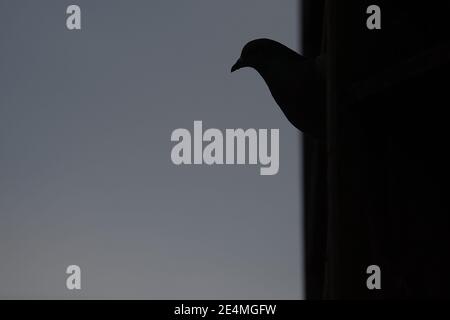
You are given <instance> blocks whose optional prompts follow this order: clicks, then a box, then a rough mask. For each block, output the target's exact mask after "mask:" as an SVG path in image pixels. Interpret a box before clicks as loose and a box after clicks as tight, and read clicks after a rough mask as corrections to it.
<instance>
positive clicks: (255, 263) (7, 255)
mask: <svg viewBox="0 0 450 320" xmlns="http://www.w3.org/2000/svg"><path fill="white" fill-rule="evenodd" d="M70 4H78V5H80V6H81V9H82V28H83V29H82V30H81V31H68V30H67V29H66V27H65V19H66V15H65V10H66V7H67V6H68V5H70ZM297 13H298V9H297V1H296V0H286V1H283V2H282V3H281V2H278V1H273V0H254V1H238V0H232V1H231V0H227V1H210V0H192V1H167V0H164V1H143V0H142V1H138V0H133V1H130V0H127V1H125V0H122V1H116V0H108V1H106V0H96V1H81V0H78V1H54V0H53V1H50V0H39V1H31V0H27V1H25V0H20V1H6V0H0V47H1V48H2V50H1V52H0V257H1V259H0V298H87V299H89V298H105V299H108V298H127V299H128V298H137V299H143V298H145V299H197V298H201V299H227V298H234V299H266V298H267V299H297V298H301V297H303V288H302V283H303V279H302V270H303V266H302V263H301V262H302V258H301V254H302V252H303V250H302V247H301V238H302V237H301V230H302V229H301V220H300V217H301V215H300V212H301V207H302V199H301V194H302V193H301V189H300V181H301V179H300V178H301V172H300V168H301V167H302V165H301V158H300V142H299V141H300V139H299V138H300V134H299V133H298V132H297V130H296V129H295V128H294V127H292V126H291V125H290V124H289V123H288V121H287V120H286V119H285V118H284V116H283V114H282V112H281V111H280V110H279V109H278V107H277V106H276V104H275V102H274V101H273V99H272V97H271V95H270V93H269V91H268V89H267V87H266V85H265V84H264V82H263V80H262V79H261V78H260V77H259V76H258V75H257V73H256V72H255V71H254V70H250V69H245V70H242V71H239V72H238V73H234V74H231V73H230V67H231V65H232V64H233V63H234V62H235V60H236V59H237V57H238V56H239V54H240V51H241V48H242V46H243V45H244V44H245V43H246V42H247V41H249V40H252V39H254V38H259V37H269V38H272V39H275V40H277V41H280V42H282V43H284V44H286V45H288V46H290V47H291V48H294V49H296V48H297V47H298V16H297ZM194 120H202V121H203V126H204V127H205V128H219V129H225V128H268V129H270V128H279V129H280V171H279V173H278V174H277V175H275V176H260V175H259V166H212V167H208V166H180V167H177V166H174V165H173V164H172V162H171V160H170V151H171V148H172V146H173V145H174V143H172V142H171V141H170V135H171V133H172V131H173V130H174V129H176V128H188V129H189V130H192V126H193V121H194ZM70 264H77V265H79V266H80V267H81V270H82V290H81V291H76V292H75V291H68V290H67V289H66V287H65V280H66V274H65V270H66V267H67V266H68V265H70Z"/></svg>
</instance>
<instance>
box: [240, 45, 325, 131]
mask: <svg viewBox="0 0 450 320" xmlns="http://www.w3.org/2000/svg"><path fill="white" fill-rule="evenodd" d="M320 60H321V59H320V58H315V59H314V58H311V59H308V58H305V57H303V56H301V55H300V54H298V53H297V52H295V51H293V50H291V49H289V48H288V47H286V46H284V45H282V44H281V43H278V42H276V41H273V40H270V39H257V40H253V41H250V42H249V43H247V44H246V45H245V46H244V48H243V49H242V53H241V57H240V58H239V59H238V61H237V62H236V63H235V64H234V65H233V67H232V68H231V72H234V71H236V70H239V69H241V68H244V67H251V68H254V69H255V70H256V71H258V73H259V74H260V75H261V77H263V79H264V81H265V82H266V84H267V86H268V87H269V89H270V92H271V94H272V96H273V98H274V99H275V101H276V103H277V104H278V106H279V107H280V108H281V110H282V111H283V113H284V115H285V116H286V117H287V118H288V120H289V121H290V122H291V123H292V124H293V125H294V126H295V127H296V128H297V129H299V130H301V131H302V132H304V133H307V134H310V135H311V136H313V137H316V138H321V137H324V136H325V80H324V70H322V68H323V63H321V62H320Z"/></svg>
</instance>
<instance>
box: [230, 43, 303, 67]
mask: <svg viewBox="0 0 450 320" xmlns="http://www.w3.org/2000/svg"><path fill="white" fill-rule="evenodd" d="M292 54H294V55H296V56H298V54H297V53H296V52H294V51H293V50H291V49H289V48H288V47H286V46H284V45H282V44H281V43H279V42H276V41H274V40H270V39H256V40H252V41H250V42H249V43H247V44H246V45H245V46H244V48H243V49H242V52H241V56H240V57H239V59H238V60H237V61H236V63H235V64H234V65H233V67H232V68H231V72H234V71H237V70H239V69H242V68H245V67H250V68H254V69H256V70H258V71H260V70H261V68H263V67H265V66H267V65H268V64H269V63H270V62H271V61H276V60H279V59H280V58H282V57H286V55H292Z"/></svg>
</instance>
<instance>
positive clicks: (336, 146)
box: [303, 0, 450, 298]
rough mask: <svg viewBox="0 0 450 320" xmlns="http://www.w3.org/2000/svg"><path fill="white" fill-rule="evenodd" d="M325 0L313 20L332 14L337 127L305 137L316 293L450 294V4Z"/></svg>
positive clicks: (330, 52)
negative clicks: (377, 16) (377, 21)
mask: <svg viewBox="0 0 450 320" xmlns="http://www.w3.org/2000/svg"><path fill="white" fill-rule="evenodd" d="M313 2H314V3H316V4H314V5H311V4H308V3H313ZM317 2H320V1H315V0H305V9H306V10H305V11H304V14H305V15H308V10H313V11H314V14H312V15H311V18H312V17H314V22H311V21H310V20H311V19H309V21H308V19H306V20H304V23H312V24H320V23H323V25H324V32H320V33H321V34H323V37H321V39H322V40H323V41H321V43H324V45H321V46H320V50H319V51H320V52H321V53H322V54H325V55H327V56H328V59H327V60H328V66H327V67H328V84H327V112H328V115H327V127H328V135H327V141H326V142H325V147H321V146H317V145H316V144H315V143H314V142H312V141H305V176H306V179H305V188H306V195H305V197H306V200H305V215H306V218H305V219H306V221H305V228H306V230H305V236H306V239H305V240H306V278H307V281H306V283H307V297H308V298H417V297H449V296H450V291H449V290H448V288H449V287H450V272H449V271H450V232H449V230H450V204H449V201H448V199H447V198H448V196H449V194H450V193H449V191H450V188H449V178H450V176H449V170H448V167H449V164H450V157H449V156H448V154H449V150H448V149H449V147H450V140H449V138H450V134H449V130H448V129H447V128H448V127H449V124H448V119H449V118H448V117H447V113H448V111H447V109H448V108H449V107H450V93H449V92H450V90H449V89H450V78H449V75H450V34H449V26H448V22H447V20H446V15H448V13H449V12H450V4H449V3H448V2H447V1H432V2H431V3H430V2H427V3H420V2H419V3H412V2H410V1H390V0H377V1H366V0H346V1H340V2H338V1H336V0H325V1H324V2H323V3H324V5H323V6H321V5H317ZM372 4H376V5H378V6H379V7H380V8H381V19H382V29H381V30H368V29H367V27H366V19H367V17H368V16H369V15H368V14H367V13H366V10H367V7H368V6H369V5H372ZM315 10H317V11H315ZM320 10H322V11H321V12H319V11H320ZM317 17H318V18H317ZM316 19H320V20H321V21H320V22H316ZM305 32H308V33H309V34H310V35H312V36H313V37H319V32H317V33H315V34H314V31H311V28H308V27H307V28H306V29H305ZM303 39H304V41H305V43H306V42H307V41H308V36H304V37H303ZM311 43H312V47H314V49H315V50H316V51H315V52H318V51H317V40H315V41H313V42H311ZM306 45H307V44H306ZM324 226H326V227H324ZM372 264H375V265H378V266H379V267H380V268H381V274H382V277H381V279H382V280H381V283H382V289H381V290H368V289H367V287H366V279H367V277H368V275H367V274H366V268H367V267H368V266H369V265H372Z"/></svg>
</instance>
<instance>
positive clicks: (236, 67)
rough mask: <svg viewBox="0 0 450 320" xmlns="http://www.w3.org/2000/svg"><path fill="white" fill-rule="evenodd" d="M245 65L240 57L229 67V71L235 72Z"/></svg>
mask: <svg viewBox="0 0 450 320" xmlns="http://www.w3.org/2000/svg"><path fill="white" fill-rule="evenodd" d="M244 66H245V65H244V63H243V61H242V59H241V58H239V59H238V61H236V63H235V64H234V65H233V66H232V67H231V72H235V71H236V70H239V69H241V68H243V67H244Z"/></svg>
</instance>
